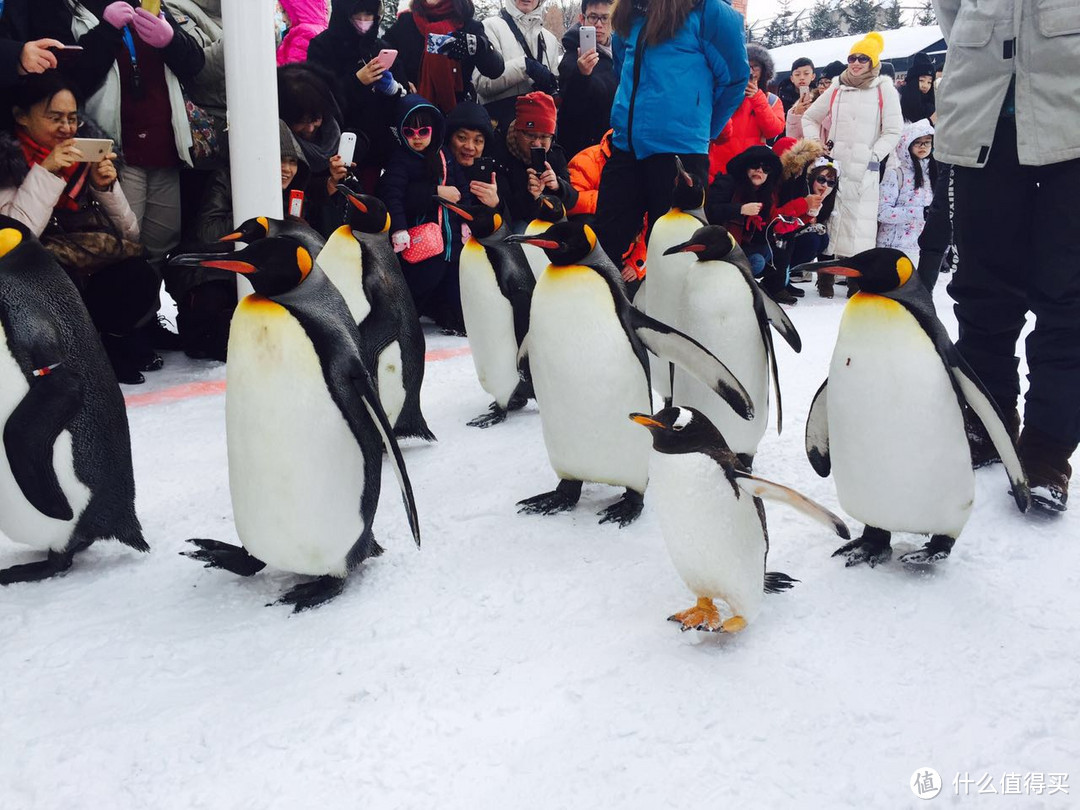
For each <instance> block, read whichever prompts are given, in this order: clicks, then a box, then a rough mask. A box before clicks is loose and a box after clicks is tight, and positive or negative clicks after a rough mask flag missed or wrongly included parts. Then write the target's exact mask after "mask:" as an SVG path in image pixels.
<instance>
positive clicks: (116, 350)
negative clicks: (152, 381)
mask: <svg viewBox="0 0 1080 810" xmlns="http://www.w3.org/2000/svg"><path fill="white" fill-rule="evenodd" d="M136 343H137V341H136V338H135V336H134V335H111V334H109V333H107V332H103V333H102V335H101V345H102V346H104V347H105V354H106V355H108V357H109V363H110V364H111V365H112V367H113V373H114V374H116V381H117V382H121V383H123V384H124V385H142V384H143V383H144V382H146V377H144V376H143V375H142V369H141V368H139V354H140V352H139V349H138V346H137V345H136Z"/></svg>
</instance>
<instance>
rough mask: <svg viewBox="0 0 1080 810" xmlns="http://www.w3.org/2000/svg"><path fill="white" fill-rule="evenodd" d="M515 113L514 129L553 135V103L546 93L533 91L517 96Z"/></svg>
mask: <svg viewBox="0 0 1080 810" xmlns="http://www.w3.org/2000/svg"><path fill="white" fill-rule="evenodd" d="M515 113H516V116H515V119H514V128H515V129H521V130H525V131H526V132H540V133H543V134H544V135H554V134H555V101H554V100H553V99H552V98H551V96H549V95H548V94H547V93H541V92H539V91H535V92H532V93H526V94H525V95H523V96H519V97H518V100H517V107H516V109H515Z"/></svg>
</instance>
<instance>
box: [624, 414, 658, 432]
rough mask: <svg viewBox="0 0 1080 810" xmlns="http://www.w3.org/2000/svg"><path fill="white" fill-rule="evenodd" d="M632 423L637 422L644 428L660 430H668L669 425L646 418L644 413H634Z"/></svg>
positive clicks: (631, 417) (631, 418)
mask: <svg viewBox="0 0 1080 810" xmlns="http://www.w3.org/2000/svg"><path fill="white" fill-rule="evenodd" d="M630 421H631V422H637V423H638V424H639V425H641V426H642V427H647V428H660V429H661V430H665V429H667V425H665V424H664V423H663V422H657V421H656V420H655V419H653V418H652V417H651V416H646V415H645V414H643V413H632V414H630ZM639 435H640V434H639Z"/></svg>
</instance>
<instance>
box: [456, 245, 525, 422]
mask: <svg viewBox="0 0 1080 810" xmlns="http://www.w3.org/2000/svg"><path fill="white" fill-rule="evenodd" d="M459 277H460V283H461V311H462V314H463V315H464V316H465V331H466V332H467V333H468V335H469V348H470V349H471V350H472V358H473V365H474V366H475V367H476V376H477V378H478V379H479V380H480V386H481V387H482V388H483V389H484V390H485V391H487V392H488V393H489V394H491V395H492V396H493V397H495V401H496V402H497V403H498V404H499V405H500V406H501V407H503V408H505V407H506V404H507V402H509V401H510V395H511V394H513V393H514V389H515V388H517V385H518V382H520V379H521V378H520V377H519V376H518V366H517V352H518V343H517V334H516V333H515V332H514V309H513V307H511V306H510V302H509V301H507V300H506V297H505V296H504V295H503V294H502V292H501V291H500V290H499V282H498V280H497V279H496V278H495V268H493V267H492V266H491V261H490V260H489V259H488V257H487V253H486V252H485V250H484V246H483V245H481V244H480V243H479V242H477V241H476V240H475V239H472V238H470V239H469V240H468V241H466V242H465V246H464V247H463V248H462V250H461V263H460V272H459Z"/></svg>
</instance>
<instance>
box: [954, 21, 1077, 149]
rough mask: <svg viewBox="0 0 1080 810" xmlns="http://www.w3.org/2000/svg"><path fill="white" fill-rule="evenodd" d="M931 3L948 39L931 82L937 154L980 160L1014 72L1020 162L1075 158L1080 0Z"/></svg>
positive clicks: (992, 138)
mask: <svg viewBox="0 0 1080 810" xmlns="http://www.w3.org/2000/svg"><path fill="white" fill-rule="evenodd" d="M934 6H935V8H936V9H937V18H938V23H939V24H940V25H941V30H942V33H944V34H945V39H946V40H947V41H948V43H949V53H948V56H947V57H946V60H945V72H944V75H943V76H942V78H941V84H940V85H939V86H938V88H937V116H938V117H937V133H936V137H935V140H934V156H935V157H936V158H937V160H939V161H943V162H945V163H952V164H955V165H957V166H968V167H973V168H978V167H981V166H984V165H985V164H986V161H987V159H988V158H989V156H990V148H991V145H992V144H993V140H994V131H995V129H996V128H997V121H998V116H999V114H1000V112H1001V108H1002V104H1003V103H1004V101H1005V98H1006V94H1007V93H1008V90H1009V84H1010V82H1011V81H1012V78H1013V76H1014V75H1015V76H1016V150H1017V153H1018V155H1019V157H1020V163H1021V164H1023V165H1025V166H1045V165H1048V164H1050V163H1061V162H1063V161H1066V160H1073V159H1075V158H1078V157H1080V72H1077V66H1078V65H1080V3H1077V2H1075V0H977V1H976V0H936V1H935V3H934Z"/></svg>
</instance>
